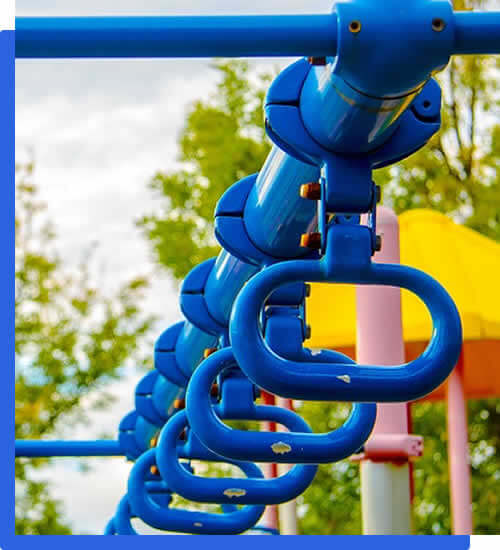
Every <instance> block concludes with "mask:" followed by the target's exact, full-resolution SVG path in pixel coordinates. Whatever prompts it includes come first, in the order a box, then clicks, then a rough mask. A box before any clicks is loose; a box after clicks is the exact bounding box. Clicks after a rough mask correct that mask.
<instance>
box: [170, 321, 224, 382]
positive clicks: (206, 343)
mask: <svg viewBox="0 0 500 550" xmlns="http://www.w3.org/2000/svg"><path fill="white" fill-rule="evenodd" d="M217 343H218V338H217V337H216V336H214V335H212V334H208V333H207V332H205V331H203V330H201V329H199V328H198V327H195V326H194V325H193V324H192V323H190V322H189V321H185V322H184V327H183V329H182V330H181V331H180V333H179V337H178V338H177V341H176V343H175V361H176V364H177V365H178V366H179V369H180V370H181V371H182V372H183V373H184V374H185V375H186V376H187V377H188V378H189V377H191V374H192V373H193V371H194V369H195V368H196V367H197V366H198V364H199V362H200V361H201V360H202V359H203V353H204V351H205V350H206V349H207V348H213V347H215V346H217Z"/></svg>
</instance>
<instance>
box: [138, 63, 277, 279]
mask: <svg viewBox="0 0 500 550" xmlns="http://www.w3.org/2000/svg"><path fill="white" fill-rule="evenodd" d="M215 67H216V68H217V69H218V70H219V71H220V73H221V76H222V80H221V82H220V83H219V84H218V86H217V90H216V93H215V94H213V96H212V97H211V98H210V99H209V100H208V101H206V102H203V101H197V102H196V103H195V104H194V105H193V106H192V107H191V109H190V111H189V113H188V114H187V120H186V125H185V127H184V130H183V132H182V135H181V137H180V140H179V148H180V155H179V160H180V161H181V163H182V170H179V171H176V172H158V173H157V174H156V175H155V176H154V178H153V179H152V181H151V184H150V186H151V188H152V190H153V192H154V194H155V196H156V197H157V198H158V199H159V200H158V202H159V203H160V211H159V212H154V213H151V214H149V215H147V216H144V217H143V218H142V219H141V220H140V222H139V225H140V226H141V227H142V228H143V230H144V231H145V233H146V235H147V237H148V238H149V240H150V241H151V244H152V245H153V248H154V251H155V253H156V256H157V258H158V261H159V263H160V264H161V265H163V266H164V267H165V268H166V269H168V270H169V271H170V272H171V273H172V274H173V276H174V277H175V278H177V279H181V278H183V277H184V276H185V275H186V274H187V273H188V272H189V271H190V270H191V269H192V268H193V267H194V266H196V265H198V264H199V263H200V262H202V261H203V260H206V259H207V258H210V257H211V256H214V255H216V254H217V252H218V250H219V246H218V245H217V243H216V241H215V239H214V236H213V213H214V208H215V204H216V203H217V201H218V200H219V198H220V196H221V195H222V194H223V192H224V191H225V190H226V189H227V188H228V187H229V186H231V185H232V184H233V183H235V182H236V181H238V180H239V179H241V178H243V177H245V176H247V175H248V174H252V173H254V172H257V171H258V170H259V169H260V167H261V166H262V164H263V162H264V160H265V158H266V156H267V153H268V151H269V148H270V145H269V142H268V140H267V138H266V137H265V132H264V128H263V124H262V100H263V98H264V94H265V90H266V89H267V85H268V83H269V81H270V76H269V75H260V78H258V79H255V78H254V80H255V82H252V81H250V80H249V78H250V77H251V76H255V75H251V73H249V65H248V63H246V62H243V61H236V62H230V63H226V62H218V63H216V65H215Z"/></svg>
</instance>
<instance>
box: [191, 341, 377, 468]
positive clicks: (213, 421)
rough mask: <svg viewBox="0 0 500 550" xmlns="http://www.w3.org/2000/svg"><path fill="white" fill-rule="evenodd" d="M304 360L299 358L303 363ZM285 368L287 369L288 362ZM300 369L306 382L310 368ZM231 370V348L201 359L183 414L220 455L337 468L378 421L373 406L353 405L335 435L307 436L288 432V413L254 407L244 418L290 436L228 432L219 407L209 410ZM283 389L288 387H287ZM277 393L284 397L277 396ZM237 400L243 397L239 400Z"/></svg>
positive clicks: (294, 429)
mask: <svg viewBox="0 0 500 550" xmlns="http://www.w3.org/2000/svg"><path fill="white" fill-rule="evenodd" d="M305 357H306V356H305V354H303V359H305ZM309 359H314V360H315V361H324V362H325V363H326V364H329V365H330V366H336V365H338V364H339V363H340V361H345V360H347V361H350V360H349V359H348V358H346V357H345V356H342V355H341V354H333V355H332V356H329V355H328V352H323V354H321V355H320V357H319V358H318V357H309ZM328 360H330V362H329V363H327V361H328ZM334 361H335V363H334ZM350 362H351V363H352V361H350ZM286 363H287V364H288V361H287V362H286ZM340 364H342V365H344V364H345V363H343V362H342V363H340ZM300 365H301V367H302V373H303V377H304V378H307V377H308V374H309V373H308V370H309V364H308V362H305V361H303V362H301V363H300ZM234 366H235V360H234V355H233V353H232V351H231V349H230V348H225V349H222V350H220V351H218V352H216V353H214V354H213V355H211V356H210V357H208V358H207V359H205V361H203V363H202V364H201V365H200V367H199V368H198V369H197V370H196V372H195V373H194V374H193V377H192V378H191V381H190V383H189V385H188V391H187V394H186V405H187V408H186V410H187V414H188V417H189V422H190V424H191V426H192V428H193V430H194V431H195V433H196V435H197V436H198V437H199V439H200V440H201V442H202V443H203V444H204V445H206V446H207V447H208V448H209V449H212V450H213V451H214V452H217V453H218V454H221V455H223V456H227V457H231V458H235V459H239V460H255V461H257V462H276V463H287V464H290V463H296V462H297V463H303V464H305V463H308V464H318V463H324V462H336V461H338V460H341V459H343V458H346V457H348V456H350V455H351V454H353V453H354V452H356V451H357V450H359V448H360V447H361V446H362V445H363V444H364V443H365V441H366V440H367V439H368V436H369V435H370V433H371V431H372V429H373V426H374V424H375V416H376V406H375V404H373V403H363V404H356V405H354V407H353V411H352V412H351V415H350V417H349V419H348V420H347V422H346V423H345V424H344V425H343V426H342V427H341V428H339V429H338V430H334V431H332V432H330V433H327V434H312V433H309V432H310V429H304V427H303V426H299V425H297V423H296V422H294V424H295V425H294V426H291V425H290V420H291V419H293V417H290V414H291V413H290V411H287V410H286V409H281V408H276V407H262V406H256V407H254V410H253V413H252V414H249V413H248V412H247V413H246V415H245V416H244V418H248V419H256V418H257V419H260V420H265V419H269V420H272V421H275V422H278V423H280V424H284V425H285V426H286V427H288V428H289V429H290V431H289V432H256V431H250V430H249V431H243V430H237V429H234V428H230V427H229V426H227V425H225V424H223V423H222V422H221V421H220V420H219V418H220V417H221V416H222V415H220V414H217V412H218V411H217V410H218V409H220V407H213V405H212V403H211V400H210V397H209V395H210V393H209V392H210V387H211V385H212V382H213V380H214V379H215V377H216V376H217V375H218V374H219V373H220V372H222V371H223V370H224V369H227V368H234ZM261 366H262V365H261ZM264 368H265V365H264ZM354 368H355V367H354ZM257 370H260V369H257ZM226 382H227V381H225V382H224V383H226ZM283 385H284V386H286V381H285V382H284V384H283ZM263 387H265V386H263ZM275 393H277V394H278V395H283V393H280V392H275ZM238 399H241V397H240V396H238ZM222 417H224V416H222ZM225 417H226V418H241V415H234V414H233V415H231V416H228V415H226V416H225Z"/></svg>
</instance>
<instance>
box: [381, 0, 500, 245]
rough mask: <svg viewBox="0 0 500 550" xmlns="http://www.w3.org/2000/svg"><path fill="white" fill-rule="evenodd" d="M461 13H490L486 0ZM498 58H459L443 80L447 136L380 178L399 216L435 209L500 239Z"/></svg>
mask: <svg viewBox="0 0 500 550" xmlns="http://www.w3.org/2000/svg"><path fill="white" fill-rule="evenodd" d="M453 4H454V8H455V9H456V10H462V11H463V10H469V9H472V8H477V9H485V7H491V6H492V5H493V4H492V3H491V2H488V1H484V0H465V1H464V0H455V1H454V2H453ZM499 69H500V59H499V58H498V56H491V55H490V56H479V55H468V56H453V57H452V58H451V60H450V63H449V65H448V67H447V69H446V70H445V71H444V72H442V73H441V74H440V75H438V80H439V82H440V84H441V88H442V91H443V102H442V110H441V113H442V125H441V131H440V132H438V134H437V135H436V136H434V137H433V138H432V139H431V140H430V142H429V143H428V144H427V146H426V147H424V148H423V149H421V150H420V151H418V152H417V153H416V154H414V155H412V156H411V157H409V158H408V159H406V160H405V161H403V162H401V163H398V164H397V165H395V166H393V167H390V168H388V169H386V170H381V171H379V172H376V173H375V176H376V179H377V180H378V182H379V183H382V184H385V185H384V202H385V203H386V204H390V205H391V206H393V208H394V209H395V211H396V212H397V213H399V212H403V211H405V210H409V209H410V208H432V209H434V210H438V211H440V212H443V213H444V214H448V215H450V216H452V217H453V218H454V219H455V220H456V221H459V222H462V223H465V224H466V225H467V226H469V227H471V228H472V229H475V230H476V231H479V232H480V233H483V234H484V235H486V236H488V237H491V238H494V239H500V171H499V170H498V169H499V167H500V123H499V120H498V112H499V110H500V90H499V84H498V82H499V78H498V77H499V73H498V71H499Z"/></svg>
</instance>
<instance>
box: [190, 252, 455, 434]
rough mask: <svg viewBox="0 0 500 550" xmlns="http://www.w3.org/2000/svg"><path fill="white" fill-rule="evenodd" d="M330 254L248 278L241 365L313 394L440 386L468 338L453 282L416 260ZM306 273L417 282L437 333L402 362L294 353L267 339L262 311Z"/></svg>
mask: <svg viewBox="0 0 500 550" xmlns="http://www.w3.org/2000/svg"><path fill="white" fill-rule="evenodd" d="M330 260H331V258H329V257H328V256H325V257H324V258H323V259H321V260H319V261H315V260H309V261H307V260H292V261H288V262H281V263H278V264H274V265H272V266H270V267H267V268H266V269H264V270H263V271H261V272H260V273H258V274H257V275H255V276H254V277H253V278H252V279H251V280H250V281H249V282H248V283H247V284H246V285H245V287H244V288H243V289H242V291H241V292H240V294H239V295H238V297H237V299H236V302H235V305H234V307H233V312H232V319H231V322H230V336H231V343H232V347H233V351H234V355H235V357H236V360H237V362H238V364H239V366H240V368H241V370H242V371H243V372H244V373H245V374H246V375H247V376H248V377H249V378H250V380H252V382H254V383H255V384H257V385H258V386H260V387H262V388H264V389H265V390H266V391H269V392H271V393H275V394H277V395H281V396H283V397H289V398H293V399H305V400H312V401H322V400H325V401H326V400H327V401H359V402H362V401H364V402H401V401H413V400H415V399H419V398H421V397H423V396H425V395H427V394H428V393H430V392H431V391H432V390H434V389H435V388H436V387H437V386H439V384H441V383H442V382H443V381H444V380H445V379H446V378H447V377H448V375H449V374H450V372H451V371H452V369H453V367H454V366H455V364H456V362H457V360H458V357H459V354H460V350H461V346H462V329H461V323H460V317H459V314H458V311H457V308H456V306H455V304H454V303H453V300H452V299H451V298H450V296H449V294H448V293H447V292H446V290H445V289H444V288H443V287H442V286H441V285H440V284H439V283H438V282H437V281H435V280H434V279H433V278H432V277H430V276H429V275H426V274H425V273H423V272H422V271H419V270H417V269H414V268H411V267H407V266H401V265H392V264H376V263H371V262H367V263H366V265H365V264H362V263H360V264H356V265H355V266H354V268H352V269H351V268H349V267H342V266H341V264H340V261H339V262H338V263H337V264H333V265H332V264H331V263H328V262H329V261H330ZM298 281H309V282H336V283H353V284H362V285H368V284H370V285H385V286H395V287H401V288H405V289H407V290H410V291H411V292H413V293H414V294H416V295H417V296H418V297H419V298H420V299H421V300H422V301H423V302H424V303H425V305H426V306H427V308H428V310H429V312H430V314H431V317H432V322H433V332H432V338H431V341H430V343H429V345H428V346H427V348H426V350H425V351H424V352H423V353H422V354H421V355H420V357H418V358H417V359H415V360H413V361H411V362H410V363H406V364H403V365H399V366H395V367H392V366H391V367H387V366H382V365H380V366H375V365H346V364H331V363H325V362H318V361H313V362H308V363H307V364H305V363H304V362H299V361H291V360H287V359H285V358H283V357H281V356H279V355H277V354H276V353H275V352H274V351H273V350H272V349H271V348H270V347H269V346H268V344H267V343H266V342H265V340H264V338H263V336H262V333H261V329H260V324H259V319H260V315H261V311H262V308H263V306H264V304H265V302H266V299H267V297H268V296H269V295H270V294H271V293H272V292H273V291H274V290H275V289H276V288H278V287H279V286H281V285H283V284H286V283H292V282H298ZM191 403H192V401H191ZM191 407H192V405H191ZM192 425H193V426H195V425H196V424H195V423H192Z"/></svg>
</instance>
